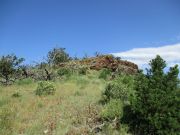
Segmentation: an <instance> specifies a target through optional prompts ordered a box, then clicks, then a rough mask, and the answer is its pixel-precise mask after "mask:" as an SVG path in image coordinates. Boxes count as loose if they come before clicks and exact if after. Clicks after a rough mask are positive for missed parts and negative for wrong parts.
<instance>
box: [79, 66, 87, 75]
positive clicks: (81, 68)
mask: <svg viewBox="0 0 180 135" xmlns="http://www.w3.org/2000/svg"><path fill="white" fill-rule="evenodd" d="M78 73H79V74H80V75H86V73H87V68H86V67H80V68H79V70H78Z"/></svg>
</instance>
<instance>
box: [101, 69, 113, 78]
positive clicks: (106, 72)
mask: <svg viewBox="0 0 180 135" xmlns="http://www.w3.org/2000/svg"><path fill="white" fill-rule="evenodd" d="M110 74H111V70H109V69H107V68H104V69H102V70H101V71H100V74H99V78H100V79H107V78H108V76H110Z"/></svg>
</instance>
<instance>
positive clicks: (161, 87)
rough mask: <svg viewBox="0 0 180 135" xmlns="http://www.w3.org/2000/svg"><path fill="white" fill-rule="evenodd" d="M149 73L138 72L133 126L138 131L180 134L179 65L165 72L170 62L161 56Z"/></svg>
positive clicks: (146, 134) (147, 134) (141, 133)
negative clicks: (167, 62)
mask: <svg viewBox="0 0 180 135" xmlns="http://www.w3.org/2000/svg"><path fill="white" fill-rule="evenodd" d="M149 65H150V69H147V74H146V75H144V74H143V73H142V72H141V73H140V74H139V75H138V76H137V78H136V83H135V85H136V86H135V88H136V98H135V99H134V100H132V105H131V111H132V112H133V115H131V118H132V119H131V123H130V124H131V127H133V130H134V132H135V133H136V134H138V135H178V134H179V133H180V132H179V131H180V112H179V110H180V97H179V95H180V91H179V89H178V85H179V80H178V73H179V70H178V66H177V65H175V66H174V67H171V68H170V70H169V72H167V73H164V68H165V67H166V62H165V61H164V60H163V59H162V58H161V57H160V56H159V55H157V57H156V58H155V59H153V60H151V61H150V63H149Z"/></svg>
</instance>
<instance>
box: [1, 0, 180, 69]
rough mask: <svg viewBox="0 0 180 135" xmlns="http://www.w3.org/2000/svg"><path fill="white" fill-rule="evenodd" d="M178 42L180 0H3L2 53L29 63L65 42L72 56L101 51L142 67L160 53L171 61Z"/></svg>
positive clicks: (175, 58)
mask: <svg viewBox="0 0 180 135" xmlns="http://www.w3.org/2000/svg"><path fill="white" fill-rule="evenodd" d="M179 46H180V1H179V0H0V56H1V55H6V54H11V53H14V54H16V55H17V56H19V57H24V58H25V59H26V63H32V62H34V61H36V62H37V61H40V60H43V59H44V58H45V57H46V55H47V52H48V51H49V50H50V49H52V48H53V47H63V48H66V50H67V52H68V53H69V54H70V55H71V56H72V57H73V56H77V57H82V56H84V55H85V54H87V55H89V56H92V55H93V54H94V53H95V52H100V53H103V54H114V55H115V56H120V57H122V58H123V59H127V60H129V61H132V62H135V63H137V64H138V65H139V66H142V65H144V64H145V63H147V62H148V61H149V60H150V59H151V58H153V57H155V55H156V54H157V53H158V54H161V55H163V58H164V59H165V60H167V62H168V63H169V65H172V64H175V63H177V64H179V63H180V56H179V54H178V52H180V47H179ZM164 48H165V49H164ZM169 48H170V50H171V51H169ZM167 53H168V54H167ZM166 54H167V55H166Z"/></svg>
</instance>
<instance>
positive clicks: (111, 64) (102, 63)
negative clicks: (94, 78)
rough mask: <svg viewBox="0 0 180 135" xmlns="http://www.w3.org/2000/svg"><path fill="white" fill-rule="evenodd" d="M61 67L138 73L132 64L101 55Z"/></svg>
mask: <svg viewBox="0 0 180 135" xmlns="http://www.w3.org/2000/svg"><path fill="white" fill-rule="evenodd" d="M60 66H61V67H66V66H67V67H70V68H73V67H78V66H86V67H88V68H90V69H93V70H101V69H103V68H108V69H111V70H112V71H118V72H124V73H128V74H134V73H136V72H137V71H138V66H137V65H136V64H134V63H132V62H129V61H125V60H121V59H119V58H116V57H113V56H112V55H101V56H98V57H90V58H86V59H83V60H73V61H70V62H68V63H62V64H60Z"/></svg>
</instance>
